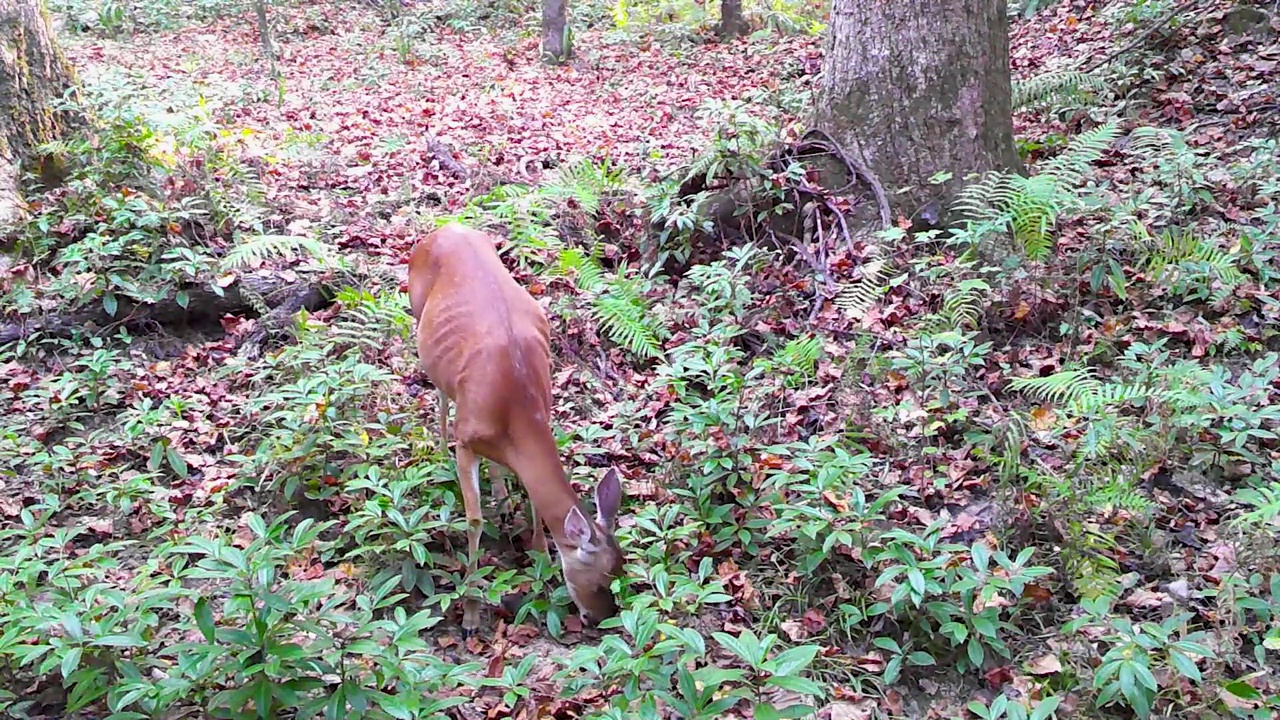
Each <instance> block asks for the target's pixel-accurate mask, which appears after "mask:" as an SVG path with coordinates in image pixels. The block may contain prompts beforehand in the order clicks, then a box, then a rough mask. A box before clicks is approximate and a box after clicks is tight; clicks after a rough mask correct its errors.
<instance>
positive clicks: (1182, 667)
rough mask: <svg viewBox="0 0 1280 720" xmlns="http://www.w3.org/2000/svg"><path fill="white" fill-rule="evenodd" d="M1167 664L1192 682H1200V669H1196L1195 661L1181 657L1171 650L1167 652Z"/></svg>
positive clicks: (1184, 656)
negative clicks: (1171, 665)
mask: <svg viewBox="0 0 1280 720" xmlns="http://www.w3.org/2000/svg"><path fill="white" fill-rule="evenodd" d="M1169 662H1171V663H1173V666H1174V667H1175V668H1177V669H1178V672H1180V673H1182V674H1183V676H1184V677H1186V678H1188V679H1190V680H1191V681H1192V682H1195V683H1199V682H1200V668H1198V667H1196V661H1195V660H1192V659H1191V658H1189V657H1187V656H1186V655H1183V654H1182V653H1180V652H1178V651H1176V650H1172V651H1170V652H1169Z"/></svg>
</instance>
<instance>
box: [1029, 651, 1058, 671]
mask: <svg viewBox="0 0 1280 720" xmlns="http://www.w3.org/2000/svg"><path fill="white" fill-rule="evenodd" d="M1027 672H1029V673H1031V674H1032V675H1053V674H1054V673H1060V672H1062V661H1061V660H1059V659H1058V656H1057V655H1041V656H1040V657H1038V658H1036V659H1035V660H1032V661H1031V662H1029V663H1027Z"/></svg>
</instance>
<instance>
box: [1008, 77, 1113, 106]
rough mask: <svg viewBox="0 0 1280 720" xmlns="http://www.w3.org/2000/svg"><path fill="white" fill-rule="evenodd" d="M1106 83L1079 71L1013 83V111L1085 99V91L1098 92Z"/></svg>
mask: <svg viewBox="0 0 1280 720" xmlns="http://www.w3.org/2000/svg"><path fill="white" fill-rule="evenodd" d="M1106 86H1107V84H1106V81H1105V80H1103V79H1102V78H1100V77H1098V76H1097V75H1093V74H1092V73H1086V72H1081V71H1079V70H1059V71H1056V72H1047V73H1042V74H1040V75H1036V76H1035V77H1030V78H1027V79H1025V80H1015V81H1014V83H1013V109H1014V110H1019V109H1023V108H1026V107H1030V106H1034V105H1042V104H1046V103H1049V102H1061V101H1063V100H1070V99H1077V98H1080V97H1083V96H1084V94H1085V91H1098V90H1102V89H1104V88H1105V87H1106Z"/></svg>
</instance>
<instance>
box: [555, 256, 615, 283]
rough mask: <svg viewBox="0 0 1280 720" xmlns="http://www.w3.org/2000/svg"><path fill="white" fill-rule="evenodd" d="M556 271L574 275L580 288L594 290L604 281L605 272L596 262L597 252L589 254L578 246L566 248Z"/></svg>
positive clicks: (575, 281) (558, 260)
mask: <svg viewBox="0 0 1280 720" xmlns="http://www.w3.org/2000/svg"><path fill="white" fill-rule="evenodd" d="M555 273H556V274H557V275H562V276H566V277H572V278H573V282H574V286H575V287H577V288H578V289H579V290H584V291H587V292H593V291H595V290H597V289H599V288H600V286H601V285H602V284H603V283H604V277H605V273H604V270H603V269H601V267H600V264H599V263H598V262H596V259H595V254H594V253H592V254H591V255H588V254H587V253H585V252H583V251H582V250H579V249H578V248H565V249H563V250H561V251H560V256H559V258H558V259H557V261H556V267H555Z"/></svg>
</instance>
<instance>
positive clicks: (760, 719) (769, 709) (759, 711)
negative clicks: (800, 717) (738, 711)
mask: <svg viewBox="0 0 1280 720" xmlns="http://www.w3.org/2000/svg"><path fill="white" fill-rule="evenodd" d="M752 711H753V712H754V713H755V715H754V716H755V719H756V720H782V713H780V712H778V709H777V708H775V707H774V706H772V705H770V704H769V703H761V704H759V705H756V706H755V707H754V708H752Z"/></svg>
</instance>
